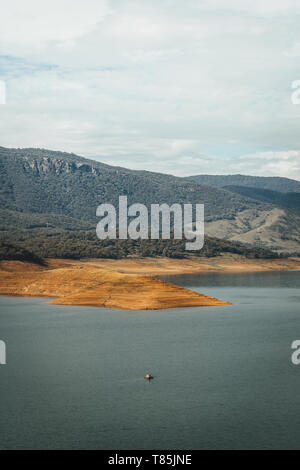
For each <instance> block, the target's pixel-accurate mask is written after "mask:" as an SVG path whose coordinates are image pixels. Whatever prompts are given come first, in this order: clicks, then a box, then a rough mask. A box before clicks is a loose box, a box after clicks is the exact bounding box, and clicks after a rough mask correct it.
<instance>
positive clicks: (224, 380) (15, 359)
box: [0, 272, 300, 450]
mask: <svg viewBox="0 0 300 470" xmlns="http://www.w3.org/2000/svg"><path fill="white" fill-rule="evenodd" d="M165 279H169V280H172V282H174V283H177V284H179V285H184V286H185V287H189V288H192V289H194V290H196V291H199V292H202V293H204V294H208V295H212V296H215V297H217V298H220V299H222V300H227V301H230V302H232V303H233V306H229V307H228V306H227V307H206V308H187V309H182V308H181V309H172V310H160V311H142V312H129V311H121V310H110V309H97V308H84V307H83V308H82V307H60V306H54V305H45V301H46V300H45V299H28V298H27V299H26V298H13V297H0V339H1V340H4V341H5V342H6V345H7V365H6V366H0V416H1V420H0V448H1V449H107V450H109V449H112V450H115V449H119V450H125V449H128V450H130V449H156V450H158V449H170V450H171V449H177V450H179V449H299V448H300V366H294V365H293V364H292V363H291V354H292V350H291V344H292V342H293V341H294V340H296V339H300V308H299V307H300V272H280V273H278V272H277V273H274V272H273V273H257V274H238V275H230V274H225V275H222V274H205V275H193V276H190V275H185V276H172V278H170V277H168V278H167V277H165ZM147 372H151V373H152V374H153V375H154V376H155V379H154V380H153V381H151V383H148V382H146V381H145V380H144V378H143V377H144V375H145V373H147Z"/></svg>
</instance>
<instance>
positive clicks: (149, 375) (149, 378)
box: [144, 374, 154, 380]
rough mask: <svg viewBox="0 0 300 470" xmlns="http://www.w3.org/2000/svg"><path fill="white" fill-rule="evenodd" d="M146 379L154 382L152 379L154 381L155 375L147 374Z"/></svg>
mask: <svg viewBox="0 0 300 470" xmlns="http://www.w3.org/2000/svg"><path fill="white" fill-rule="evenodd" d="M144 378H145V379H146V380H152V379H154V377H153V375H151V374H146V375H145V377H144Z"/></svg>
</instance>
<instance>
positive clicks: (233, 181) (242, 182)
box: [189, 175, 300, 193]
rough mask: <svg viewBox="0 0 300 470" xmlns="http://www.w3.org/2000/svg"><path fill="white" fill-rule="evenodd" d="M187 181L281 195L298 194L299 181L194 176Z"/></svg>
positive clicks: (261, 177)
mask: <svg viewBox="0 0 300 470" xmlns="http://www.w3.org/2000/svg"><path fill="white" fill-rule="evenodd" d="M189 179H191V180H192V181H196V182H197V183H200V184H209V185H211V186H216V187H219V188H224V187H226V186H244V187H249V188H257V189H268V190H271V191H279V192H282V193H290V192H291V193H300V181H296V180H292V179H289V178H281V177H263V176H245V175H196V176H190V177H189Z"/></svg>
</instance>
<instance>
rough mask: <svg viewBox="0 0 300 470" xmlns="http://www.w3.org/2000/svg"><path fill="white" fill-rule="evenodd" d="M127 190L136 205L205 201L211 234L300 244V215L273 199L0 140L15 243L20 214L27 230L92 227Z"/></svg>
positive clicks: (4, 226)
mask: <svg viewBox="0 0 300 470" xmlns="http://www.w3.org/2000/svg"><path fill="white" fill-rule="evenodd" d="M121 195H126V196H127V197H128V203H129V204H132V203H135V202H139V203H142V204H145V205H146V206H149V205H150V204H154V203H158V204H162V203H166V204H169V205H171V204H173V203H180V204H184V203H190V204H200V203H202V204H205V213H206V234H207V235H208V236H210V237H217V238H224V239H226V240H229V241H230V240H231V241H234V242H242V243H246V244H248V245H249V246H251V245H252V246H253V245H256V246H258V247H260V248H268V249H275V250H277V251H279V252H293V253H294V252H297V251H298V248H299V243H300V238H299V233H300V216H299V215H298V213H296V212H293V211H290V210H283V211H278V207H277V206H276V205H274V204H270V203H265V202H261V201H259V200H256V199H254V198H251V197H246V196H244V195H241V194H238V193H234V192H232V191H229V190H228V189H226V188H218V187H214V186H211V185H207V184H199V183H198V182H196V181H192V180H191V179H190V178H180V177H176V176H172V175H166V174H162V173H155V172H149V171H141V170H129V169H126V168H121V167H114V166H110V165H107V164H104V163H101V162H97V161H94V160H90V159H86V158H84V157H80V156H77V155H75V154H68V153H65V152H56V151H50V150H45V149H6V148H4V147H0V229H1V232H2V235H5V236H7V237H9V234H10V233H11V234H12V233H14V237H15V238H14V241H15V242H17V241H18V239H16V233H17V232H18V230H20V223H19V222H18V220H19V219H20V221H22V223H24V226H26V227H27V228H26V230H31V229H34V228H42V229H44V231H45V233H46V231H47V229H48V232H47V233H48V234H49V236H50V232H49V228H51V227H49V225H50V226H51V225H52V228H60V229H62V230H77V231H78V230H89V229H90V226H94V227H95V224H96V223H97V221H98V220H97V218H96V208H97V207H98V205H99V204H101V203H111V204H114V205H115V206H116V207H117V206H118V198H119V196H121ZM22 214H23V215H22ZM270 214H271V216H270ZM272 214H273V215H272ZM45 226H46V227H45ZM270 227H271V228H270ZM253 230H254V231H255V235H254V236H253ZM248 232H249V233H250V235H251V236H249V237H248V236H247V234H248ZM34 233H35V232H34ZM44 235H45V234H44Z"/></svg>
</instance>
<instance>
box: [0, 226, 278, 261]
mask: <svg viewBox="0 0 300 470" xmlns="http://www.w3.org/2000/svg"><path fill="white" fill-rule="evenodd" d="M2 237H3V234H2ZM9 240H10V241H9V242H8V240H6V241H5V240H4V239H3V238H2V241H1V239H0V244H1V246H2V248H1V250H2V257H5V254H4V253H3V252H4V251H5V248H6V247H7V246H9V244H10V243H13V246H17V247H19V248H20V250H24V252H26V253H34V254H35V256H37V257H38V258H43V259H45V258H66V259H80V258H115V259H121V258H126V257H161V256H166V257H169V258H185V257H190V256H194V257H214V256H220V255H233V254H235V255H241V256H245V257H246V258H278V257H279V255H278V254H276V253H275V252H272V251H271V250H268V249H265V248H258V247H255V248H252V247H251V248H249V247H246V246H245V245H242V244H240V243H232V242H229V241H226V240H219V239H217V238H210V237H207V238H206V239H205V244H204V248H203V249H202V250H200V251H195V252H190V251H186V250H185V241H184V240H172V239H171V240H101V241H100V240H99V239H98V238H97V236H96V234H95V231H87V232H85V231H81V232H80V231H74V232H61V233H58V232H56V231H52V232H48V234H47V235H45V233H43V231H40V232H39V233H36V234H35V236H34V237H33V236H32V233H31V232H25V231H24V232H23V233H20V232H10V234H9ZM11 253H12V251H11V249H10V250H9V259H11V257H12V255H11ZM18 259H19V258H18Z"/></svg>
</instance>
